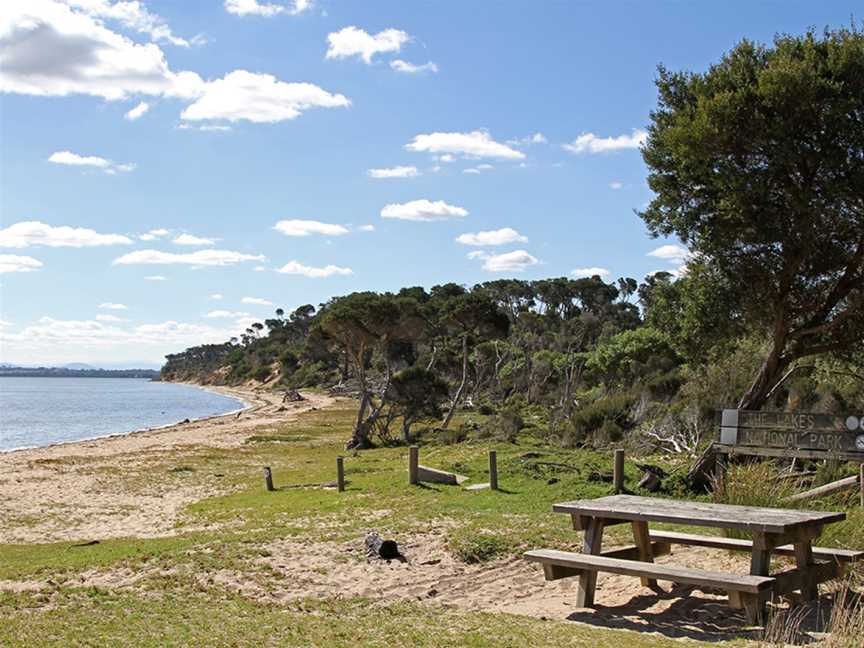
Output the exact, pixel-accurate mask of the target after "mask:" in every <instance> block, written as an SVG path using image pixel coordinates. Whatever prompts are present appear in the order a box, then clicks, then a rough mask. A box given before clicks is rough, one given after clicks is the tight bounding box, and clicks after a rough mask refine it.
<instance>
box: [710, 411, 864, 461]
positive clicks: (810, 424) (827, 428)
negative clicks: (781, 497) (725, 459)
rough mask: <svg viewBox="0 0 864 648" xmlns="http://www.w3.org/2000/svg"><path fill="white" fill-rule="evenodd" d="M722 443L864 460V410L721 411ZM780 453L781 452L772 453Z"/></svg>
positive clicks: (740, 446)
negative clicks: (843, 412)
mask: <svg viewBox="0 0 864 648" xmlns="http://www.w3.org/2000/svg"><path fill="white" fill-rule="evenodd" d="M718 414H719V417H718V418H719V419H720V420H719V423H720V438H719V443H720V445H721V446H726V447H729V449H730V450H732V449H734V450H736V451H737V450H745V449H747V448H750V449H753V450H754V451H756V450H758V449H760V448H764V449H775V450H776V449H785V450H788V451H790V452H789V456H794V455H796V454H799V453H798V452H797V451H812V453H824V454H826V455H836V456H838V457H841V458H851V457H859V458H861V459H862V460H864V413H862V414H861V415H848V416H834V415H831V414H816V413H807V412H762V411H750V410H723V411H722V412H719V413H718ZM771 454H772V455H775V456H776V455H777V454H778V453H777V452H771Z"/></svg>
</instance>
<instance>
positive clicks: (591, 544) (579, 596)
mask: <svg viewBox="0 0 864 648" xmlns="http://www.w3.org/2000/svg"><path fill="white" fill-rule="evenodd" d="M602 543H603V519H602V518H596V517H595V518H590V520H589V522H588V525H587V528H586V529H585V538H584V540H583V541H582V553H584V554H591V555H594V556H596V555H597V554H599V553H600V547H601V545H602ZM596 587H597V572H596V571H587V570H585V571H583V572H582V573H581V574H580V575H579V585H578V586H577V589H576V607H591V606H592V605H594V589H595V588H596Z"/></svg>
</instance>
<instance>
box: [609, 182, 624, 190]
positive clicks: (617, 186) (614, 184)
mask: <svg viewBox="0 0 864 648" xmlns="http://www.w3.org/2000/svg"><path fill="white" fill-rule="evenodd" d="M609 188H610V189H615V190H616V191H617V190H618V189H623V188H624V183H623V182H619V181H617V180H615V181H614V182H610V183H609Z"/></svg>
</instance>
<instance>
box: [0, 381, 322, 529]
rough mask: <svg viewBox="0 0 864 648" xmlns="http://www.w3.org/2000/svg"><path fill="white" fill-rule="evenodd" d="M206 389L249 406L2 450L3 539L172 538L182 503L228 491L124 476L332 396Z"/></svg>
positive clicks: (235, 442) (235, 441) (215, 485)
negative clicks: (298, 397) (140, 485)
mask: <svg viewBox="0 0 864 648" xmlns="http://www.w3.org/2000/svg"><path fill="white" fill-rule="evenodd" d="M208 389H212V390H213V391H218V392H220V393H223V394H226V395H229V396H235V397H237V398H240V399H242V400H244V401H245V402H246V403H248V404H249V407H248V408H247V409H245V410H243V411H242V412H240V413H239V414H238V413H237V412H235V413H233V414H227V415H223V416H215V417H211V418H207V419H202V420H199V421H193V422H190V423H179V424H177V425H172V426H169V427H164V428H158V429H154V430H145V431H141V432H133V433H130V434H123V435H117V436H110V437H104V438H100V439H92V440H87V441H79V442H74V443H65V444H58V445H53V446H48V447H45V448H33V449H26V450H16V451H13V452H7V453H0V544H2V543H10V544H17V543H22V544H23V543H31V542H32V543H41V542H59V541H66V540H75V541H80V540H101V539H105V538H111V537H157V536H165V535H171V534H172V533H174V532H175V527H176V525H177V522H178V515H179V512H180V511H181V510H182V509H183V508H184V507H185V506H187V505H188V504H190V503H192V502H195V501H197V500H200V499H203V498H205V497H210V496H213V495H218V494H220V493H222V492H225V490H227V488H226V487H225V486H224V485H222V484H221V483H220V482H219V481H218V480H213V481H211V482H207V483H204V484H202V483H197V484H195V485H187V484H185V483H184V482H183V481H182V480H168V479H166V480H165V481H164V483H162V484H161V485H157V486H155V487H154V486H153V485H152V483H151V484H149V485H148V487H147V491H146V492H139V491H136V489H135V488H134V484H130V482H129V480H128V478H129V476H134V475H135V474H136V473H137V472H139V471H142V470H146V469H147V467H148V465H150V464H152V462H153V461H155V460H159V459H161V458H164V457H165V456H166V455H167V454H168V453H172V456H177V457H182V452H183V451H184V450H187V451H189V452H193V451H194V450H196V449H200V448H202V447H204V448H231V447H236V446H240V445H242V444H243V443H244V441H245V440H246V439H247V438H248V437H249V436H250V435H251V434H253V432H254V431H255V430H256V429H257V428H261V427H265V426H267V425H270V424H277V423H285V422H289V421H293V420H295V419H296V418H297V417H298V415H299V414H301V413H302V412H306V411H308V410H310V409H313V408H322V407H327V406H328V405H330V404H331V403H333V402H334V400H335V399H333V398H332V397H330V396H325V395H323V394H316V393H304V397H305V399H306V400H303V401H300V402H296V403H285V404H283V403H282V394H281V393H279V392H269V391H264V390H253V389H249V388H226V387H208ZM178 451H180V452H179V454H178ZM115 475H116V476H115ZM187 530H188V529H187Z"/></svg>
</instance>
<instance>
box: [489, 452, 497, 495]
mask: <svg viewBox="0 0 864 648" xmlns="http://www.w3.org/2000/svg"><path fill="white" fill-rule="evenodd" d="M489 488H491V489H492V490H498V453H497V452H495V451H494V450H490V451H489Z"/></svg>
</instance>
